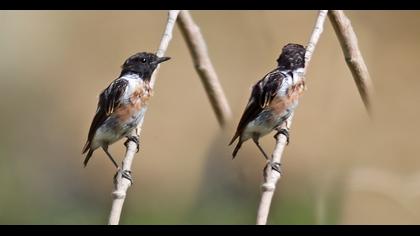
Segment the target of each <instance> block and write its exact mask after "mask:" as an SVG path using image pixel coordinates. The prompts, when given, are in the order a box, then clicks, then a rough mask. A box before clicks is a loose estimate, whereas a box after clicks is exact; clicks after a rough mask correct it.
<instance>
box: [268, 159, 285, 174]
mask: <svg viewBox="0 0 420 236" xmlns="http://www.w3.org/2000/svg"><path fill="white" fill-rule="evenodd" d="M268 166H270V167H271V169H272V170H275V171H277V172H278V173H279V174H280V175H282V172H283V171H282V170H281V164H280V163H278V162H274V161H272V160H269V161H267V165H266V166H265V168H264V172H265V170H266V169H267V167H268Z"/></svg>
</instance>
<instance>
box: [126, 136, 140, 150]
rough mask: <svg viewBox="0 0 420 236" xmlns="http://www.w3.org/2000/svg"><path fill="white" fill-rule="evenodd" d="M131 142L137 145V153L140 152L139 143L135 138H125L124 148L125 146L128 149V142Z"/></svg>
mask: <svg viewBox="0 0 420 236" xmlns="http://www.w3.org/2000/svg"><path fill="white" fill-rule="evenodd" d="M130 141H133V142H134V143H136V144H137V151H136V153H137V152H139V150H140V141H139V138H138V137H137V136H129V137H127V141H125V142H124V146H126V147H127V148H128V142H130Z"/></svg>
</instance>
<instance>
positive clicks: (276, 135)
mask: <svg viewBox="0 0 420 236" xmlns="http://www.w3.org/2000/svg"><path fill="white" fill-rule="evenodd" d="M280 134H283V135H284V136H286V145H289V141H290V138H289V131H288V130H287V129H278V130H277V133H276V134H275V135H274V138H275V139H277V138H278V137H279V135H280Z"/></svg>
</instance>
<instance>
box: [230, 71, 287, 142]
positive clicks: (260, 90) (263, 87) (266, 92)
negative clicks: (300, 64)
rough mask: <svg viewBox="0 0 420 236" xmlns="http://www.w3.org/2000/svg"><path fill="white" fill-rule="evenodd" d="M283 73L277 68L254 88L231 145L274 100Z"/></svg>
mask: <svg viewBox="0 0 420 236" xmlns="http://www.w3.org/2000/svg"><path fill="white" fill-rule="evenodd" d="M283 78H284V77H283V75H282V74H281V73H280V71H279V70H277V69H275V70H273V71H271V72H269V73H268V74H266V75H265V76H264V77H263V78H262V79H261V80H259V81H258V82H257V84H255V85H254V87H253V88H252V93H251V97H250V98H249V101H248V104H247V106H246V108H245V111H244V113H243V114H242V117H241V119H240V121H239V124H238V127H237V129H236V133H235V135H234V136H233V138H232V140H231V141H230V143H229V145H231V144H232V143H233V142H234V141H235V140H236V138H238V137H239V136H240V135H241V134H242V132H243V130H244V129H245V127H246V126H247V124H248V123H249V122H251V121H252V120H254V119H255V118H256V117H257V116H258V114H260V112H261V111H262V110H263V109H264V108H265V107H266V106H267V105H268V104H270V102H271V101H272V100H273V98H274V97H275V96H276V93H277V91H278V89H279V88H280V86H281V83H282V82H283Z"/></svg>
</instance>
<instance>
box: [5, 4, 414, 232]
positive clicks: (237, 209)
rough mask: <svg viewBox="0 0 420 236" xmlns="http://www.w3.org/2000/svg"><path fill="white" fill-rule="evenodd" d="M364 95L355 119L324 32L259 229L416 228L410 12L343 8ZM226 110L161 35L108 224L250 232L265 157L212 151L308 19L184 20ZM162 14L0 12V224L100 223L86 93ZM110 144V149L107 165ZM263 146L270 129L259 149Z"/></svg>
mask: <svg viewBox="0 0 420 236" xmlns="http://www.w3.org/2000/svg"><path fill="white" fill-rule="evenodd" d="M346 14H347V15H348V16H349V17H350V19H351V20H352V24H353V27H354V29H355V31H356V33H357V36H358V39H359V46H360V48H361V50H362V54H363V56H364V58H365V61H366V63H367V65H368V68H369V70H370V74H371V77H372V79H373V82H374V85H375V88H376V97H375V103H374V106H375V107H374V108H375V109H374V116H373V119H369V118H368V116H367V115H366V112H365V110H364V107H363V104H362V101H361V99H360V97H359V94H358V91H357V89H356V86H355V84H354V82H353V78H352V76H351V73H350V71H349V70H348V68H347V66H346V64H345V61H344V58H343V54H342V51H341V48H340V45H339V42H338V41H337V39H336V36H335V34H334V31H333V29H332V27H331V24H330V22H329V21H328V20H327V21H326V24H325V30H324V34H323V35H322V37H321V39H320V42H319V44H318V47H317V48H316V51H315V54H314V56H313V59H312V61H311V64H310V66H309V69H308V74H307V79H308V80H307V85H308V91H307V92H306V94H305V96H304V97H303V98H302V99H301V101H300V106H299V108H298V110H297V112H296V116H295V119H294V123H293V127H292V131H291V143H290V145H289V146H288V147H287V149H286V151H285V154H284V158H283V170H284V176H283V178H282V179H281V181H280V183H279V185H278V189H277V191H276V194H275V198H274V199H273V204H272V208H271V214H270V216H269V222H268V223H269V224H418V223H420V213H419V212H420V211H419V210H420V192H419V189H420V177H419V176H420V172H419V167H420V158H419V144H420V143H419V138H418V133H419V132H420V126H419V125H418V121H419V119H420V110H419V104H420V94H419V93H418V91H419V89H420V80H418V75H417V73H418V68H419V67H420V60H419V58H418V53H419V50H420V44H419V36H420V28H419V27H418V25H420V12H418V11H346ZM192 15H193V17H194V19H195V20H196V22H197V23H198V24H199V26H200V27H201V31H202V33H203V34H204V37H205V40H206V42H207V45H208V49H209V52H210V56H211V59H212V61H213V63H214V66H215V68H216V70H217V72H218V75H219V76H220V80H221V83H222V85H223V88H224V91H225V93H226V95H227V98H228V100H229V102H230V105H231V107H232V110H233V113H234V120H233V121H232V124H231V126H230V127H228V128H227V130H226V131H221V130H220V128H219V126H218V124H217V121H216V118H215V115H214V114H213V111H212V109H211V106H210V104H209V101H208V99H207V96H206V94H205V92H204V90H203V87H202V85H201V82H200V80H199V78H198V77H197V74H196V72H195V70H194V68H193V63H192V61H191V58H190V55H189V52H188V50H187V47H186V44H185V42H184V41H183V38H182V36H181V35H180V32H179V29H178V28H175V31H174V35H173V40H172V42H171V44H170V46H169V50H168V51H167V55H168V56H171V57H172V60H171V61H169V62H168V63H165V64H164V66H162V67H161V70H160V72H159V76H158V80H157V84H156V87H155V88H156V90H155V96H154V97H153V100H152V102H151V104H150V108H149V110H148V112H147V115H146V119H145V125H144V129H143V133H142V137H141V151H140V152H139V154H138V155H137V157H136V159H135V162H134V165H133V176H134V181H135V183H134V185H133V186H132V187H131V188H130V189H129V193H128V197H127V200H126V203H125V206H124V209H123V215H122V218H121V223H122V224H254V223H255V217H256V210H257V206H258V201H259V196H260V184H261V181H262V168H263V167H264V165H265V161H264V159H263V157H262V156H261V154H260V153H259V152H258V150H257V148H256V147H255V145H254V144H252V143H251V142H247V143H245V144H244V146H243V148H242V149H241V150H240V152H239V154H238V157H237V159H235V160H234V161H232V160H231V152H232V147H228V146H227V143H228V141H229V139H230V138H231V136H232V135H233V132H234V129H235V127H236V124H237V123H238V121H239V118H240V116H241V114H242V111H243V109H244V107H245V105H246V103H247V100H248V97H249V93H250V88H251V86H252V84H253V83H255V82H256V81H257V80H259V79H260V78H261V77H262V76H263V75H264V74H265V73H266V72H268V71H269V70H271V69H273V68H274V66H275V59H276V58H277V57H278V55H279V53H280V51H281V48H282V46H283V45H285V44H286V43H289V42H295V43H301V44H305V45H306V42H307V40H308V39H309V36H310V33H311V32H312V27H313V24H314V21H315V18H316V15H317V12H316V11H193V12H192ZM165 22H166V12H165V11H0V55H1V56H0V71H1V77H0V94H1V99H0V108H1V117H0V121H1V122H0V130H1V132H0V186H1V190H0V223H1V224H105V223H106V221H107V217H108V213H109V210H110V206H111V191H112V188H113V185H112V177H113V175H114V173H115V169H114V167H113V165H112V163H111V162H110V161H109V160H108V159H107V158H106V156H105V154H104V153H103V152H102V151H97V152H95V153H94V156H93V158H92V160H91V162H90V163H89V165H88V166H87V168H83V166H82V161H83V158H84V157H83V156H82V155H81V149H82V146H83V145H84V143H85V141H86V137H87V132H88V129H89V126H90V122H91V120H92V118H93V115H94V112H95V109H96V104H97V98H98V94H99V93H100V92H101V91H102V89H104V88H105V87H106V86H107V85H108V84H109V83H110V82H111V81H112V80H113V79H115V78H116V77H117V76H118V75H119V73H120V70H119V69H120V65H121V64H122V63H123V61H124V60H125V59H126V58H127V57H128V56H130V55H132V54H134V53H136V52H138V51H153V52H154V51H155V50H156V48H157V46H158V44H159V41H160V38H161V34H162V32H163V28H164V25H165ZM122 143H123V141H120V142H118V143H116V144H114V145H113V146H111V148H110V150H111V152H112V153H113V155H114V156H116V157H118V161H119V162H120V161H121V158H122V155H123V153H124V150H125V149H124V146H123V145H122ZM261 143H262V145H263V147H264V149H266V150H267V151H271V150H272V148H273V146H274V139H273V134H270V135H268V136H266V137H265V138H263V139H262V140H261Z"/></svg>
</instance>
